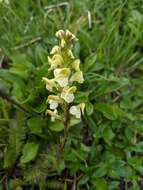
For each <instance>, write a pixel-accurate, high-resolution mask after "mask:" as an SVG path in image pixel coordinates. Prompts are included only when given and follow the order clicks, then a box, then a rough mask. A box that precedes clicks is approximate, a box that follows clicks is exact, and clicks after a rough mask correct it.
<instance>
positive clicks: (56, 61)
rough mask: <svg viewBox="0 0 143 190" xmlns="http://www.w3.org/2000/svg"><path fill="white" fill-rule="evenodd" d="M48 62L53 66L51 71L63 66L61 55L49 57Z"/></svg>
mask: <svg viewBox="0 0 143 190" xmlns="http://www.w3.org/2000/svg"><path fill="white" fill-rule="evenodd" d="M48 62H49V64H50V65H51V69H55V68H58V67H61V66H62V64H63V58H62V56H61V55H60V54H55V55H54V56H53V57H52V58H50V57H48Z"/></svg>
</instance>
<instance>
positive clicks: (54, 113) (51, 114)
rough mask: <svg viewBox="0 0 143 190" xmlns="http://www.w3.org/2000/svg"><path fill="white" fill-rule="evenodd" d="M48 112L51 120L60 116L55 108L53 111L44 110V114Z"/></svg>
mask: <svg viewBox="0 0 143 190" xmlns="http://www.w3.org/2000/svg"><path fill="white" fill-rule="evenodd" d="M47 114H49V115H50V116H51V121H55V119H58V120H61V116H60V115H58V111H57V110H56V109H55V110H54V111H51V110H48V109H47V110H46V115H47Z"/></svg>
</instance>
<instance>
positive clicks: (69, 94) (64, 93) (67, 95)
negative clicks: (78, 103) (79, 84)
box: [61, 86, 77, 103]
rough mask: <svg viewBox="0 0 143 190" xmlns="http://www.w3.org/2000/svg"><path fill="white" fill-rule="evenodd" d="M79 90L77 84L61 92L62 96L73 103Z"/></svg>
mask: <svg viewBox="0 0 143 190" xmlns="http://www.w3.org/2000/svg"><path fill="white" fill-rule="evenodd" d="M76 90H77V88H76V86H72V87H65V88H64V89H63V91H62V93H61V98H62V99H64V100H65V101H66V102H67V103H71V102H73V100H74V94H73V93H75V92H76Z"/></svg>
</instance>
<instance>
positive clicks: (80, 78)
mask: <svg viewBox="0 0 143 190" xmlns="http://www.w3.org/2000/svg"><path fill="white" fill-rule="evenodd" d="M70 81H71V82H74V81H76V82H78V83H83V82H84V78H83V73H82V71H77V72H75V73H74V74H73V75H72V77H71V79H70Z"/></svg>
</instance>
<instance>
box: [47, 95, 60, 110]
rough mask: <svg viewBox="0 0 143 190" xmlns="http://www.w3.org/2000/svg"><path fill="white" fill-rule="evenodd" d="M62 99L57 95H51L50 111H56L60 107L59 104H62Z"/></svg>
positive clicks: (49, 98) (49, 97)
mask: <svg viewBox="0 0 143 190" xmlns="http://www.w3.org/2000/svg"><path fill="white" fill-rule="evenodd" d="M60 100H61V99H60V97H59V96H56V95H49V96H48V99H47V102H49V104H50V109H53V110H54V109H56V108H57V107H58V104H59V103H60V102H61V101H60Z"/></svg>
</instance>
